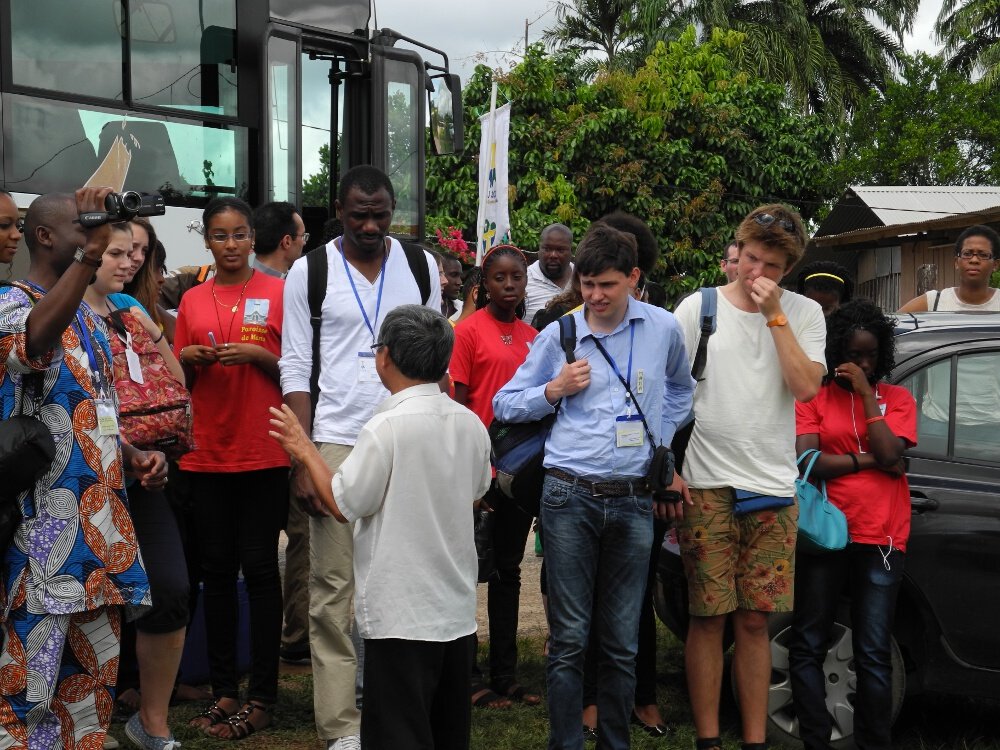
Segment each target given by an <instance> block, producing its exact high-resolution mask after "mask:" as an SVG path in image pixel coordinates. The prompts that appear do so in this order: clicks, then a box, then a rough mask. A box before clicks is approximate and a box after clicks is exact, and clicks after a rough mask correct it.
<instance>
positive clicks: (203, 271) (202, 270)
mask: <svg viewBox="0 0 1000 750" xmlns="http://www.w3.org/2000/svg"><path fill="white" fill-rule="evenodd" d="M211 270H212V266H211V265H207V266H201V267H199V268H198V273H197V275H196V276H195V281H196V282H197V283H198V284H204V283H205V279H207V278H208V274H209V273H210V272H211Z"/></svg>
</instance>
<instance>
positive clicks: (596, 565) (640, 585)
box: [541, 476, 653, 750]
mask: <svg viewBox="0 0 1000 750" xmlns="http://www.w3.org/2000/svg"><path fill="white" fill-rule="evenodd" d="M541 513H542V526H543V528H544V529H545V565H546V567H547V568H548V587H549V627H550V630H551V640H550V643H549V664H548V678H547V683H548V704H549V723H550V730H549V750H581V748H583V733H582V726H583V710H582V705H583V664H584V657H585V655H586V651H587V638H588V636H589V634H590V628H591V617H592V616H594V617H596V618H597V622H596V623H595V625H596V627H597V629H598V633H599V634H600V643H601V651H600V655H599V659H598V683H597V684H598V690H597V716H598V734H599V735H600V738H601V739H600V742H601V747H602V748H603V750H623V749H624V748H628V747H629V746H630V739H629V716H630V714H631V711H632V700H633V696H634V694H635V654H636V648H637V642H638V632H639V613H640V611H641V609H642V597H643V593H644V592H645V590H646V577H647V572H648V569H649V549H650V545H651V544H652V541H653V501H652V498H651V497H650V496H649V495H628V496H625V497H593V496H592V495H591V493H590V492H589V491H588V490H586V489H583V488H582V487H580V486H578V485H574V484H572V483H569V482H565V481H563V480H561V479H556V478H555V477H552V476H547V477H546V478H545V485H544V489H543V492H542V510H541ZM595 595H596V596H597V601H598V608H597V611H596V612H594V611H593V606H594V597H595Z"/></svg>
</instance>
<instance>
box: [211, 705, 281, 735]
mask: <svg viewBox="0 0 1000 750" xmlns="http://www.w3.org/2000/svg"><path fill="white" fill-rule="evenodd" d="M254 711H260V712H261V713H263V714H264V716H265V718H266V723H264V724H263V726H254V725H253V724H251V723H250V717H251V716H253V713H254ZM270 714H271V712H270V709H269V708H268V707H267V706H265V705H264V704H262V703H254V702H253V701H247V703H245V704H244V705H243V708H241V709H240V710H239V711H237V712H236V713H234V714H233V715H232V716H230V717H229V718H228V719H226V721H225V723H224V724H220V725H219V727H218V731H213V732H210V734H211V735H212V736H213V737H217V738H219V739H220V740H233V741H236V742H238V741H239V740H245V739H246V738H247V737H249V736H250V735H251V734H253V733H254V732H256V731H258V730H261V729H266V728H267V727H269V726H270V725H271V716H270ZM226 730H228V734H223V732H225V731H226Z"/></svg>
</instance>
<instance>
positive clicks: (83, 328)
mask: <svg viewBox="0 0 1000 750" xmlns="http://www.w3.org/2000/svg"><path fill="white" fill-rule="evenodd" d="M24 283H25V284H27V285H28V286H30V287H31V288H32V289H34V290H35V291H36V292H38V293H40V294H47V292H46V291H45V290H44V289H42V288H41V287H40V286H38V284H34V283H32V282H30V281H25V282H24ZM76 327H77V333H78V334H79V337H80V343H81V344H83V348H84V350H85V351H86V352H87V361H88V362H90V377H91V380H93V383H94V390H96V391H97V392H98V395H100V396H104V397H106V396H107V393H106V392H105V390H104V371H103V370H102V369H101V362H102V361H101V360H98V359H97V355H96V354H95V353H94V347H93V344H92V343H91V340H90V339H91V336H90V329H89V328H87V322H86V321H85V320H84V319H83V312H82V311H81V310H80V309H79V308H77V311H76Z"/></svg>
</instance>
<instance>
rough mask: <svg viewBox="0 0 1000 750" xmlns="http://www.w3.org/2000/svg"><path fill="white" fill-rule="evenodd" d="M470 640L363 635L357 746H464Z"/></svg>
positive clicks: (453, 749) (403, 749)
mask: <svg viewBox="0 0 1000 750" xmlns="http://www.w3.org/2000/svg"><path fill="white" fill-rule="evenodd" d="M472 639H473V636H472V635H467V636H464V637H462V638H459V639H457V640H454V641H445V642H435V641H404V640H401V639H398V638H372V639H367V638H366V639H365V687H364V706H365V710H364V711H362V712H361V747H362V750H468V747H469V728H470V726H471V723H472V706H471V704H470V703H469V670H470V669H471V667H472V663H471V662H472Z"/></svg>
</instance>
